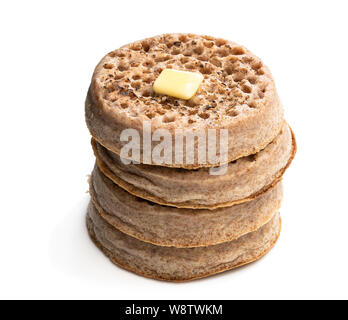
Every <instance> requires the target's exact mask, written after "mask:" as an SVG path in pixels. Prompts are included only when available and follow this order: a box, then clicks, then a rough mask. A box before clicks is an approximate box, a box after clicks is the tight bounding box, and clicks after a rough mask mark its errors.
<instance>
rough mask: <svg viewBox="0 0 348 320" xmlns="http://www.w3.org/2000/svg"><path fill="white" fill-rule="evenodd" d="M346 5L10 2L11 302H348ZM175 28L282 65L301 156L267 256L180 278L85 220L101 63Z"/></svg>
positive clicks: (6, 200) (2, 257)
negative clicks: (87, 108) (149, 268)
mask: <svg viewBox="0 0 348 320" xmlns="http://www.w3.org/2000/svg"><path fill="white" fill-rule="evenodd" d="M347 9H348V8H347V2H346V1H334V0H332V1H303V0H301V1H294V0H292V1H252V0H249V1H231V0H229V1H218V0H215V1H212V0H209V1H203V0H201V1H193V0H192V1H188V0H185V1H180V0H176V1H165V0H161V1H149V0H148V1H146V0H143V1H134V0H133V1H117V0H114V1H94V2H92V1H55V2H54V1H6V2H5V1H3V2H1V5H0V30H1V39H0V47H1V48H0V57H1V59H0V75H1V77H0V88H1V89H0V90H1V102H0V105H1V113H0V124H1V126H0V130H1V132H0V133H1V158H0V161H1V183H0V188H1V190H0V194H1V211H0V215H1V220H0V226H1V231H0V298H34V299H38V298H48V299H51V298H68V299H70V298H71V299H72V298H82V299H83V298H96V299H102V298H106V299H109V298H110V299H121V298H123V299H244V298H251V299H254V298H264V299H268V298H276V299H277V298H279V299H282V298H300V299H301V298H348V289H347V287H348V274H347V272H348V253H347V252H348V250H347V244H348V208H347V198H348V197H347V179H348V173H347V159H348V153H347V128H348V111H347V110H348V102H347V101H348V90H347V87H348V81H347V80H348V63H347V61H348V59H347V56H348V44H347V31H348V18H347V12H348V10H347ZM166 32H190V33H198V34H209V35H213V36H218V37H222V38H227V39H230V40H233V41H236V42H238V43H240V44H243V45H245V46H246V47H248V48H249V49H250V50H252V51H253V52H255V53H256V54H257V55H258V56H259V57H261V58H262V59H263V60H264V62H265V63H266V64H268V66H269V67H270V68H271V70H272V72H273V75H274V77H275V80H276V83H277V88H278V91H279V95H280V97H281V99H282V101H283V104H284V107H285V109H286V119H287V120H288V122H289V123H290V124H291V126H292V128H293V129H294V131H295V133H296V135H297V140H298V148H299V150H298V154H297V157H296V158H295V161H294V162H293V165H292V167H291V168H290V169H289V171H288V172H287V174H286V176H285V179H284V180H285V181H284V182H285V199H284V202H283V206H282V209H281V214H282V217H283V230H282V234H281V237H280V239H279V242H278V243H277V245H276V246H275V248H274V249H273V250H272V251H271V252H270V253H269V254H268V255H267V256H266V257H265V258H263V259H262V260H261V261H259V262H257V263H254V264H252V265H249V266H246V267H243V268H240V269H238V270H236V271H232V272H227V273H224V274H221V275H218V276H214V277H211V278H208V279H204V280H198V281H194V282H191V283H184V284H171V283H165V282H159V281H154V280H149V279H145V278H142V277H139V276H136V275H134V274H132V273H129V272H126V271H124V270H121V269H119V268H117V267H115V266H114V265H112V264H111V263H110V262H109V260H108V259H107V258H105V257H104V256H103V254H101V253H100V252H99V250H98V249H96V247H95V246H94V245H93V244H92V243H91V241H90V240H89V238H88V236H87V233H86V229H85V225H84V215H85V210H86V206H87V203H88V199H89V198H88V195H87V194H86V193H85V192H86V190H87V188H88V187H87V175H88V174H89V173H90V171H91V169H92V167H93V162H94V158H93V155H92V151H91V148H90V137H89V132H88V130H87V129H86V126H85V123H84V99H85V95H86V92H87V88H88V85H89V82H90V78H91V75H92V72H93V69H94V67H95V65H96V64H97V63H98V61H99V60H100V59H101V58H102V57H103V55H104V54H106V53H107V52H109V51H111V50H113V49H116V48H118V47H119V46H121V45H123V44H126V43H129V42H132V41H135V40H138V39H142V38H145V37H149V36H153V35H157V34H159V33H166Z"/></svg>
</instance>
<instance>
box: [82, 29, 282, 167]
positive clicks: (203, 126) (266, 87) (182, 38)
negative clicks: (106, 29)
mask: <svg viewBox="0 0 348 320" xmlns="http://www.w3.org/2000/svg"><path fill="white" fill-rule="evenodd" d="M165 69H173V70H178V71H186V72H192V73H199V74H201V75H203V77H204V79H203V81H202V83H201V84H200V86H199V88H198V90H197V92H196V94H195V95H194V96H193V97H192V98H191V99H189V100H186V99H180V98H175V97H171V96H167V95H163V94H159V93H155V91H154V89H153V85H154V83H155V81H156V79H157V78H158V77H159V75H160V74H161V72H162V71H163V70H165ZM85 114H86V122H87V125H88V128H89V130H90V132H91V134H92V136H93V137H94V139H95V140H96V141H97V142H98V143H99V144H101V145H102V146H104V147H105V148H107V149H108V150H110V151H112V152H114V153H115V154H118V155H121V151H122V147H123V146H124V145H125V144H126V143H127V142H125V141H121V140H124V139H121V134H122V132H123V130H126V129H134V130H136V131H137V132H138V133H139V137H140V139H139V140H140V144H139V145H138V146H137V149H136V150H135V149H133V151H135V153H137V152H138V153H139V154H140V159H139V162H141V163H144V164H159V163H158V162H155V163H154V161H153V158H152V157H151V152H153V151H154V149H155V147H156V146H157V145H158V144H160V142H159V141H158V139H157V141H155V140H156V139H153V140H151V141H150V144H149V145H147V144H146V146H145V148H143V145H144V141H145V135H147V134H149V135H150V137H153V133H154V132H155V131H156V130H157V129H166V130H167V131H168V132H169V133H170V134H171V139H172V140H171V144H172V145H173V146H174V145H175V136H176V135H175V131H176V130H180V132H181V133H180V134H182V136H186V134H187V132H188V131H189V132H191V133H193V134H195V135H206V136H208V134H209V130H211V129H215V130H216V135H217V143H216V154H217V155H219V159H221V161H220V162H219V164H222V163H227V162H231V161H234V160H236V159H238V158H241V157H245V156H248V155H251V154H255V153H257V152H259V151H260V150H262V149H264V148H265V147H266V146H267V145H268V144H269V143H270V142H271V141H273V140H274V139H275V138H276V136H277V135H278V134H279V132H280V131H281V128H282V126H283V121H284V120H283V110H282V106H281V103H280V100H279V98H278V95H277V92H276V88H275V85H274V81H273V78H272V76H271V73H270V71H269V69H268V68H267V67H266V66H265V65H264V64H263V63H262V61H261V60H260V59H259V58H258V57H256V56H255V55H254V54H252V53H251V52H250V51H249V50H247V49H246V48H244V47H242V46H240V45H237V44H236V43H234V42H231V41H227V40H223V39H218V38H213V37H209V36H198V35H192V34H166V35H160V36H156V37H153V38H149V39H145V40H142V41H137V42H134V43H131V44H128V45H125V46H123V47H121V48H120V49H117V50H115V51H113V52H111V53H109V54H108V55H106V56H105V57H104V58H103V59H102V60H101V62H100V63H99V64H98V66H97V67H96V69H95V72H94V74H93V77H92V82H91V85H90V88H89V92H88V95H87V99H86V104H85ZM145 122H149V123H150V127H149V128H148V129H146V130H144V123H145ZM143 130H144V131H143ZM222 130H226V131H227V133H228V136H227V139H228V140H227V141H228V144H226V147H227V148H226V150H225V149H223V148H221V146H220V144H219V139H222V138H221V132H220V131H222ZM219 133H220V135H219ZM219 137H220V138H219ZM151 139H152V138H151ZM186 143H187V142H186V139H183V148H182V150H179V151H178V150H176V149H173V153H172V154H171V157H170V161H165V162H164V163H160V164H161V165H162V166H167V167H180V168H186V169H194V168H200V167H214V166H217V163H216V162H209V161H207V162H206V163H201V162H200V161H199V159H198V158H199V156H200V155H202V153H205V152H206V150H205V149H204V148H203V149H202V148H201V146H199V144H197V143H195V144H194V146H193V148H194V150H193V151H194V159H191V158H190V159H191V160H192V161H186V159H188V158H187V152H186ZM148 151H150V157H149V156H148V155H146V157H145V154H144V152H148ZM177 153H180V155H181V153H182V154H183V162H182V163H181V162H179V163H178V161H175V156H176V155H177ZM127 157H128V154H127V155H126V156H124V158H127ZM129 157H130V158H131V155H129Z"/></svg>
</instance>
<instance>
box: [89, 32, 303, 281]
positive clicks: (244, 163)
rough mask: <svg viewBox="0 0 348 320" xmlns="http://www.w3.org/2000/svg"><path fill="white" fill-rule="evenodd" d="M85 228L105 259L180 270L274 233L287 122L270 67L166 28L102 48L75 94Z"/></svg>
mask: <svg viewBox="0 0 348 320" xmlns="http://www.w3.org/2000/svg"><path fill="white" fill-rule="evenodd" d="M85 112H86V122H87V126H88V128H89V130H90V132H91V135H92V147H93V150H94V154H95V156H96V164H95V167H94V169H93V172H92V174H91V178H90V195H91V201H90V204H89V207H88V212H87V227H88V231H89V234H90V236H91V238H92V240H93V241H94V242H95V244H96V245H97V246H98V247H99V248H100V249H101V250H102V251H103V252H104V253H105V254H106V255H107V256H108V257H109V258H110V260H111V261H112V262H114V263H115V264H117V265H118V266H120V267H123V268H125V269H127V270H130V271H133V272H135V273H137V274H139V275H143V276H146V277H150V278H154V279H160V280H169V281H185V280H192V279H196V278H202V277H206V276H209V275H213V274H216V273H219V272H222V271H226V270H230V269H233V268H235V267H238V266H241V265H244V264H247V263H249V262H252V261H255V260H257V259H259V258H261V257H262V256H263V255H265V254H266V253H267V252H268V251H269V250H270V249H271V248H272V246H273V245H274V244H275V242H276V241H277V239H278V236H279V233H280V227H281V219H280V216H279V213H278V210H279V208H280V205H281V200H282V196H283V194H282V184H281V179H282V176H283V174H284V172H285V171H286V169H287V168H288V167H289V165H290V163H291V161H292V159H293V157H294V155H295V153H296V141H295V137H294V134H293V132H292V131H291V128H290V127H289V125H288V124H287V123H286V122H285V120H284V117H283V108H282V105H281V102H280V100H279V97H278V95H277V92H276V88H275V85H274V81H273V78H272V76H271V73H270V71H269V69H268V68H267V67H266V66H265V65H264V64H263V63H262V61H261V60H260V59H259V58H258V57H256V56H255V55H254V54H252V53H251V52H250V51H248V50H247V49H246V48H244V47H242V46H240V45H237V44H235V43H233V42H230V41H227V40H223V39H217V38H213V37H209V36H198V35H193V34H165V35H160V36H156V37H153V38H149V39H145V40H142V41H137V42H134V43H131V44H128V45H125V46H123V47H121V48H120V49H117V50H115V51H113V52H110V53H109V54H107V55H106V56H105V57H104V58H103V59H102V60H101V62H100V63H99V64H98V66H97V67H96V69H95V71H94V74H93V78H92V82H91V85H90V88H89V91H88V95H87V99H86V110H85Z"/></svg>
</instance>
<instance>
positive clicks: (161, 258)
mask: <svg viewBox="0 0 348 320" xmlns="http://www.w3.org/2000/svg"><path fill="white" fill-rule="evenodd" d="M87 227H88V231H89V234H90V236H91V238H92V240H93V241H94V242H95V243H96V245H97V246H98V247H99V248H100V249H101V250H102V251H103V252H104V253H105V254H106V255H107V256H108V257H109V258H110V260H111V261H112V262H113V263H115V264H117V265H118V266H120V267H122V268H124V269H127V270H130V271H133V272H135V273H137V274H139V275H142V276H145V277H149V278H154V279H158V280H170V281H187V280H193V279H197V278H203V277H207V276H210V275H213V274H216V273H219V272H223V271H226V270H230V269H233V268H236V267H238V266H241V265H244V264H246V263H250V262H252V261H255V260H257V259H259V258H261V257H262V256H263V255H265V254H266V253H267V252H268V251H269V250H270V249H271V248H272V246H273V245H274V244H275V242H276V241H277V239H278V236H279V233H280V227H281V220H280V216H279V214H278V213H276V214H275V215H274V216H273V218H272V219H271V220H270V221H269V222H268V223H266V224H265V225H263V226H262V227H261V228H259V229H258V230H256V231H254V232H251V233H248V234H246V235H244V236H242V237H240V238H238V239H236V240H233V241H230V242H225V243H221V244H218V245H214V246H207V247H197V248H171V247H161V246H156V245H153V244H150V243H147V242H143V241H139V240H137V239H135V238H133V237H130V236H128V235H126V234H124V233H122V232H120V231H118V230H117V229H115V228H114V227H112V226H111V225H110V224H108V223H107V222H106V221H105V220H104V219H102V218H101V217H100V215H99V213H98V211H97V210H96V209H95V207H94V206H93V204H92V203H90V204H89V207H88V214H87Z"/></svg>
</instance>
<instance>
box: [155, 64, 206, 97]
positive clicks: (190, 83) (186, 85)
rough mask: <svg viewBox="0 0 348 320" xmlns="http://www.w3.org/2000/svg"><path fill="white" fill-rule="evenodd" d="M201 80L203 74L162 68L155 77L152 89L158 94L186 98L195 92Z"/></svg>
mask: <svg viewBox="0 0 348 320" xmlns="http://www.w3.org/2000/svg"><path fill="white" fill-rule="evenodd" d="M202 81H203V75H202V74H200V73H195V72H187V71H179V70H173V69H164V70H163V71H162V72H161V74H160V75H159V77H158V78H157V79H156V81H155V83H154V85H153V89H154V91H155V92H156V93H159V94H166V95H168V96H172V97H175V98H180V99H184V100H188V99H191V98H192V97H193V96H194V95H195V94H196V92H197V90H198V88H199V86H200V84H201V83H202Z"/></svg>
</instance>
